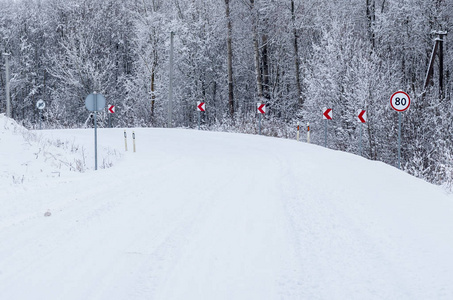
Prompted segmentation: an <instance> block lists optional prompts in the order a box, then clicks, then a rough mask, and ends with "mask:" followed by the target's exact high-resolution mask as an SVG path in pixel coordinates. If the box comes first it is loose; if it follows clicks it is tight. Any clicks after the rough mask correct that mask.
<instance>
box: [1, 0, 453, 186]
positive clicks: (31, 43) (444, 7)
mask: <svg viewBox="0 0 453 300" xmlns="http://www.w3.org/2000/svg"><path fill="white" fill-rule="evenodd" d="M0 11H1V12H0V51H1V53H9V54H10V55H9V56H8V57H5V56H4V55H3V56H2V63H1V64H0V87H1V92H0V112H5V110H6V96H5V94H6V93H5V86H6V75H5V74H6V67H5V66H6V64H5V60H6V59H8V60H9V66H10V68H9V69H10V91H11V92H10V93H11V110H12V117H13V118H14V119H15V120H17V121H18V122H21V123H22V124H23V125H25V126H26V127H27V128H33V129H36V128H37V126H38V125H37V124H38V123H39V118H40V114H39V112H38V109H37V108H36V102H37V101H38V100H40V99H42V100H44V101H45V102H46V107H45V109H44V110H43V113H42V122H43V124H44V126H45V128H77V127H83V126H87V124H88V125H89V126H91V124H90V123H89V122H88V121H87V120H89V115H90V112H89V111H87V109H86V108H85V98H86V96H87V95H88V94H90V93H92V92H93V91H96V92H98V93H101V94H103V95H104V96H105V98H106V99H107V103H108V104H112V105H115V106H116V113H115V115H114V116H113V125H114V126H116V127H132V126H142V127H168V126H170V127H185V128H196V126H197V120H198V119H197V118H198V115H197V113H198V112H197V110H196V103H197V101H202V102H205V103H206V112H205V113H202V115H201V117H202V120H201V123H202V128H203V129H205V130H219V131H220V130H222V131H235V132H245V133H257V131H258V129H257V128H258V119H259V116H258V114H257V113H256V110H257V109H256V104H257V103H266V105H267V113H266V114H265V115H264V117H263V120H262V128H263V134H265V135H269V136H278V137H285V138H295V135H296V124H297V122H300V124H301V139H302V140H303V139H304V134H305V132H306V124H307V123H308V122H309V123H310V132H311V142H312V143H315V144H319V145H324V126H325V123H324V120H323V119H322V108H323V107H329V108H332V109H333V119H332V120H329V121H328V122H329V123H328V145H327V146H328V147H329V148H331V149H337V150H341V151H346V152H351V153H355V154H358V153H359V138H360V129H361V128H360V127H361V126H363V128H362V141H363V152H362V155H363V156H364V157H366V158H368V159H372V160H378V161H382V162H385V163H388V164H391V165H393V166H397V165H398V155H397V153H398V113H397V112H396V111H395V110H393V109H392V107H391V106H390V102H389V101H390V97H391V95H392V94H393V93H394V92H396V91H398V90H402V91H405V92H406V93H408V94H409V95H410V97H411V106H410V108H409V109H408V110H407V111H405V112H402V113H401V116H402V133H401V134H402V148H401V156H402V159H401V161H402V165H401V168H402V169H404V170H405V171H406V172H408V173H410V174H413V175H415V176H417V177H420V178H423V179H425V180H428V181H430V182H432V183H435V184H442V185H447V186H451V184H452V181H453V143H452V136H451V130H452V128H451V126H452V114H453V107H452V104H451V100H450V98H451V96H452V92H453V85H452V83H451V80H450V79H451V78H450V77H451V76H452V75H451V73H452V67H453V59H452V58H453V51H452V50H453V48H452V47H450V45H449V35H448V33H447V32H448V31H450V28H451V25H452V20H451V17H452V15H453V0H349V1H328V0H121V1H119V0H16V1H12V0H10V1H7V0H2V1H1V6H0ZM440 33H442V34H440ZM172 36H173V38H171V37H172ZM172 39H173V45H174V47H173V49H174V51H173V55H170V54H171V53H170V46H171V40H172ZM433 50H436V51H433ZM433 53H434V54H433ZM170 56H172V57H173V59H172V61H173V64H172V65H173V68H170V67H171V64H170ZM430 63H431V68H429V67H430ZM170 70H172V71H170ZM429 70H430V72H428V71H429ZM170 74H172V76H171V77H172V78H173V80H172V81H171V82H172V84H171V86H172V89H171V91H170V89H169V87H170V78H171V77H170ZM170 92H171V94H172V99H173V101H172V103H173V104H172V119H171V123H169V122H168V107H169V99H170V98H169V93H170ZM359 109H363V110H366V111H367V117H368V120H367V122H366V123H365V124H361V123H359V122H357V110H359ZM107 118H108V113H107V110H105V111H103V112H101V113H100V114H99V125H100V126H101V127H107Z"/></svg>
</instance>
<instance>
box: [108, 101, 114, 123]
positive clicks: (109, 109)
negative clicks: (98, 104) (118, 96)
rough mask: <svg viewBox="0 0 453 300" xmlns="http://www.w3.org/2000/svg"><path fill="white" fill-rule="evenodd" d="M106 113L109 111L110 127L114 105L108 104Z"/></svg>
mask: <svg viewBox="0 0 453 300" xmlns="http://www.w3.org/2000/svg"><path fill="white" fill-rule="evenodd" d="M107 111H108V113H109V128H112V117H111V116H112V115H113V114H114V113H115V105H109V107H108V110H107Z"/></svg>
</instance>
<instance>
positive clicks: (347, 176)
mask: <svg viewBox="0 0 453 300" xmlns="http://www.w3.org/2000/svg"><path fill="white" fill-rule="evenodd" d="M0 128H3V127H0ZM2 130H3V133H2V136H1V137H2V139H1V141H2V142H3V141H6V140H8V139H12V138H15V139H17V138H18V137H17V133H15V134H10V133H9V132H5V130H4V129H2ZM131 133H132V130H131V129H130V130H128V136H129V137H130V136H131ZM135 133H136V144H137V152H136V153H133V152H132V151H131V150H132V145H131V140H130V139H129V145H128V146H129V151H127V152H125V151H124V138H123V129H101V130H99V132H98V134H99V149H100V154H99V156H100V161H101V164H102V161H103V160H104V161H105V159H106V158H105V157H107V156H108V153H112V151H113V152H115V153H117V154H118V157H117V158H115V159H113V160H114V162H113V167H111V168H108V169H100V170H98V171H93V170H87V171H86V172H85V173H75V172H62V173H61V174H60V176H52V175H51V174H54V173H52V170H51V168H50V167H49V170H48V171H46V170H43V168H46V166H47V165H48V162H46V161H42V162H40V163H39V167H33V164H38V162H37V161H38V159H35V160H36V162H35V161H33V160H29V162H30V163H29V166H28V169H27V175H26V178H25V179H24V182H23V183H17V182H13V181H12V180H11V179H10V180H9V181H8V180H4V182H3V183H2V184H1V185H0V187H2V188H3V189H4V190H6V191H7V194H6V195H3V196H2V197H1V201H0V206H1V207H2V209H1V210H3V213H0V217H1V218H2V220H0V224H1V227H0V299H66V300H68V299H109V300H111V299H451V298H453V287H452V285H451V279H452V278H453V256H452V255H451V253H453V239H452V238H451V232H453V221H452V220H453V218H452V217H451V216H452V215H453V201H452V196H450V195H447V194H446V193H444V192H443V191H442V190H441V189H440V188H438V187H435V186H432V185H430V184H427V183H425V182H423V181H421V180H418V179H415V178H413V177H411V176H409V175H407V174H404V173H402V172H400V171H398V170H396V169H394V168H392V167H389V166H386V165H384V164H382V163H377V162H370V161H367V160H365V159H362V158H359V157H356V156H353V155H349V154H345V153H340V152H334V151H330V150H327V149H324V148H322V147H318V146H314V145H307V144H305V143H297V142H295V141H291V140H279V139H274V138H267V137H259V136H247V135H238V134H227V133H211V132H198V131H191V130H179V129H171V130H168V129H145V128H143V129H135ZM39 134H40V135H41V136H42V138H46V139H51V140H62V141H65V140H67V141H71V143H73V144H77V145H83V147H85V150H84V153H85V156H86V160H87V164H88V165H89V166H90V167H91V168H92V166H91V165H94V159H93V158H92V153H93V149H92V148H93V145H92V144H93V130H49V131H42V132H39ZM12 143H13V142H11V143H9V144H10V145H12ZM14 145H15V146H11V148H10V149H9V148H8V146H4V145H3V144H2V150H1V151H2V156H3V152H5V153H9V155H10V156H12V157H14V158H15V159H16V160H20V157H27V155H28V154H27V153H28V152H30V151H32V152H33V151H34V152H33V153H36V150H35V149H34V148H33V146H30V145H28V146H24V145H25V144H24V143H18V144H17V143H16V144H14ZM8 149H9V150H8ZM18 157H19V158H18ZM1 159H2V158H0V163H1V164H2V166H3V168H11V172H14V168H15V163H14V161H15V160H11V159H9V160H5V159H3V161H2V160H1ZM33 170H35V171H33ZM39 170H41V171H39ZM2 171H4V170H2ZM33 172H35V173H33ZM40 174H47V175H46V176H44V175H43V176H40ZM49 174H50V175H49ZM5 178H6V177H5ZM28 178H30V179H28ZM3 208H4V209H3ZM46 211H49V212H50V213H51V216H50V217H45V216H44V213H45V212H46Z"/></svg>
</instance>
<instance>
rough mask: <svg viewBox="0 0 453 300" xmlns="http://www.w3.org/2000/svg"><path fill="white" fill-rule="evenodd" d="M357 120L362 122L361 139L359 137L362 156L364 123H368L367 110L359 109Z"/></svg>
mask: <svg viewBox="0 0 453 300" xmlns="http://www.w3.org/2000/svg"><path fill="white" fill-rule="evenodd" d="M357 120H358V121H359V123H360V125H359V126H360V139H359V152H360V156H362V127H363V126H362V125H363V123H366V110H362V109H359V110H358V111H357Z"/></svg>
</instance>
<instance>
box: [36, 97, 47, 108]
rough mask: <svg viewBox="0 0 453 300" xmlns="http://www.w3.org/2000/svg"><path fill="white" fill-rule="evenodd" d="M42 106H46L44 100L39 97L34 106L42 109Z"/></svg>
mask: <svg viewBox="0 0 453 300" xmlns="http://www.w3.org/2000/svg"><path fill="white" fill-rule="evenodd" d="M44 107H46V102H44V100H42V99H40V100H38V102H36V108H38V109H44Z"/></svg>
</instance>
